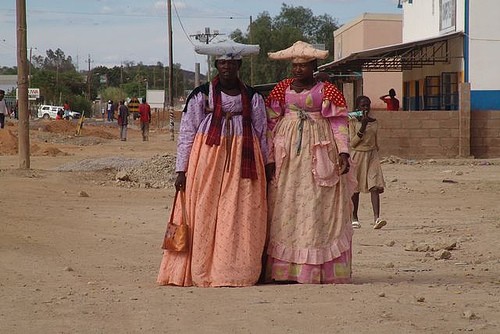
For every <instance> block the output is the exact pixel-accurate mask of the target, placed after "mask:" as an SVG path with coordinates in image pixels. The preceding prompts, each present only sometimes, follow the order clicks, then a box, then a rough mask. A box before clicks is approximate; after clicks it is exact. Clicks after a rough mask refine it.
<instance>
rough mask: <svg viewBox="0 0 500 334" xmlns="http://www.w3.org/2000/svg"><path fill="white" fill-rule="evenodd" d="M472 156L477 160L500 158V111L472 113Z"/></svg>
mask: <svg viewBox="0 0 500 334" xmlns="http://www.w3.org/2000/svg"><path fill="white" fill-rule="evenodd" d="M470 145H471V154H472V155H473V156H474V157H476V158H498V157H500V111H499V110H493V111H482V110H481V111H472V112H471V144H470Z"/></svg>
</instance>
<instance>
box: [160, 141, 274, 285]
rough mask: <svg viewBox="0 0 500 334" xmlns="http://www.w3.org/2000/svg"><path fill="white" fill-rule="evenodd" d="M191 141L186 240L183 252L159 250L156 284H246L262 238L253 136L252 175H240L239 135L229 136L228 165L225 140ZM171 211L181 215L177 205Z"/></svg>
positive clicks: (261, 179)
mask: <svg viewBox="0 0 500 334" xmlns="http://www.w3.org/2000/svg"><path fill="white" fill-rule="evenodd" d="M205 141H206V136H205V135H202V134H198V135H197V137H196V139H195V142H194V143H193V147H192V151H191V155H190V160H189V166H188V171H187V175H186V177H187V182H186V207H187V216H188V217H187V218H188V225H189V226H190V231H191V238H192V244H191V247H190V251H189V252H188V253H175V252H170V251H164V254H163V259H162V261H161V266H160V272H159V274H158V279H157V281H158V283H159V284H160V285H169V284H171V285H179V286H192V285H194V286H201V287H210V286H249V285H253V284H255V283H256V282H257V280H258V278H259V275H260V272H261V259H262V253H263V250H264V242H265V237H266V217H267V203H266V180H265V172H264V164H263V161H262V156H261V153H260V149H259V144H258V140H257V139H256V138H255V137H254V141H253V142H254V154H255V159H256V164H257V175H258V179H257V180H250V179H242V178H241V152H242V144H243V140H242V138H241V137H234V138H233V142H232V145H231V151H230V152H229V153H230V159H229V168H227V163H228V162H227V159H226V156H227V154H226V141H225V140H224V137H222V138H221V144H220V146H208V145H206V144H205ZM175 210H176V211H175V216H176V217H179V218H180V217H181V208H180V204H177V205H176V208H175Z"/></svg>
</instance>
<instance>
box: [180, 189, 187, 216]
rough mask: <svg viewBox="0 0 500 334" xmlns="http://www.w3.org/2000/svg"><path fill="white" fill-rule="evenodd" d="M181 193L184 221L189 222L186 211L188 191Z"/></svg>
mask: <svg viewBox="0 0 500 334" xmlns="http://www.w3.org/2000/svg"><path fill="white" fill-rule="evenodd" d="M180 193H181V207H182V223H181V224H187V211H186V192H185V191H184V190H181V191H180Z"/></svg>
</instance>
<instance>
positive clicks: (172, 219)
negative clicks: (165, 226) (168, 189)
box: [169, 190, 179, 223]
mask: <svg viewBox="0 0 500 334" xmlns="http://www.w3.org/2000/svg"><path fill="white" fill-rule="evenodd" d="M177 194H179V190H177V191H176V192H175V196H174V203H172V210H171V212H170V220H169V222H170V223H173V222H174V211H175V203H176V202H177Z"/></svg>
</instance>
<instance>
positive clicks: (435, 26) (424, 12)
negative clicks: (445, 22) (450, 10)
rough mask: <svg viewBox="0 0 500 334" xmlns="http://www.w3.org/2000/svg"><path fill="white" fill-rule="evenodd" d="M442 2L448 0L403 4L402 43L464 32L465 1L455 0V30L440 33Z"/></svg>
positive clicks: (414, 0)
mask: <svg viewBox="0 0 500 334" xmlns="http://www.w3.org/2000/svg"><path fill="white" fill-rule="evenodd" d="M443 1H444V2H448V1H450V0H413V3H411V4H410V3H408V1H407V2H404V3H403V17H404V18H403V43H406V42H412V41H418V40H422V39H428V38H432V37H438V36H440V35H442V34H444V33H448V32H452V31H464V30H465V19H464V17H465V0H455V2H456V13H455V15H456V19H455V28H454V29H452V30H451V31H440V20H441V7H440V5H441V3H442V2H443ZM487 1H489V0H487ZM491 1H495V0H491ZM474 2H476V3H478V2H479V3H482V2H483V0H481V1H474V0H471V3H474ZM497 2H498V0H497ZM481 6H482V5H481Z"/></svg>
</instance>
